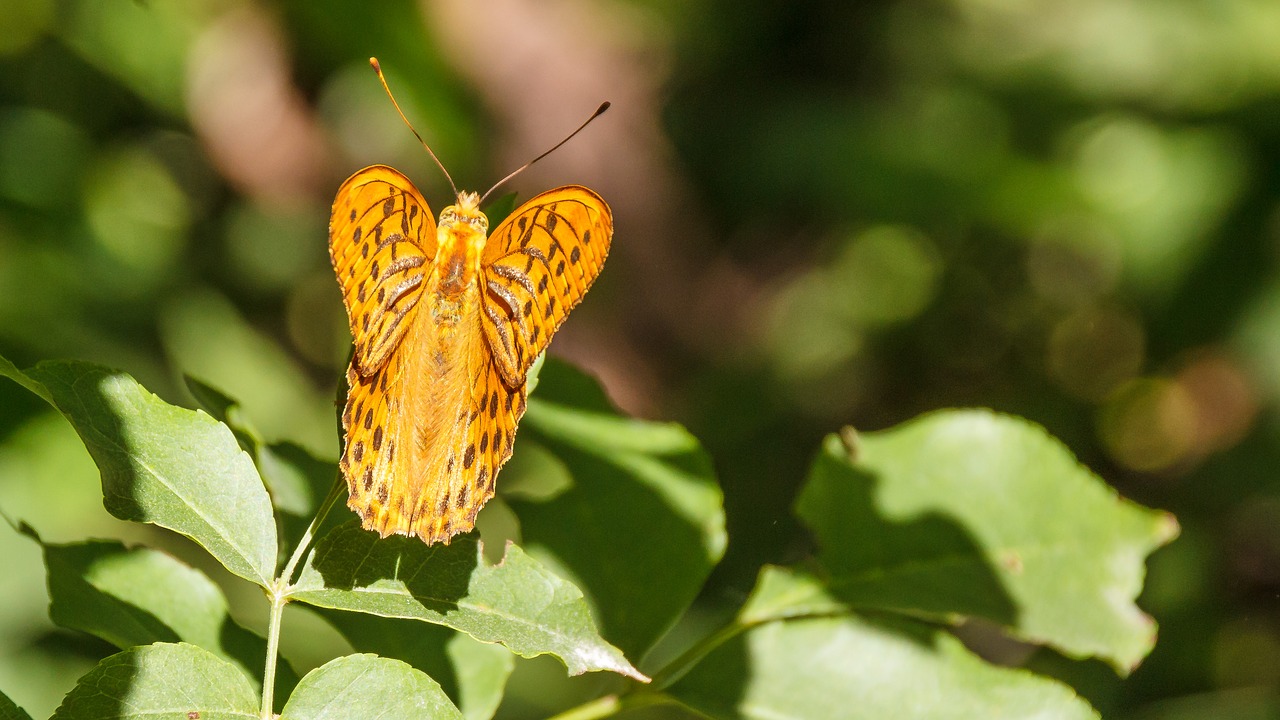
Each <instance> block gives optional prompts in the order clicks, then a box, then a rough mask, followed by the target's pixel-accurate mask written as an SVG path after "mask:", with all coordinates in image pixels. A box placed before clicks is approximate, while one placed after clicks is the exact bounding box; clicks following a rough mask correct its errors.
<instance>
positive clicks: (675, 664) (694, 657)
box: [650, 619, 749, 690]
mask: <svg viewBox="0 0 1280 720" xmlns="http://www.w3.org/2000/svg"><path fill="white" fill-rule="evenodd" d="M748 627H749V626H748V625H744V624H742V623H740V622H738V621H737V620H736V619H735V620H733V621H731V622H730V623H729V624H728V625H725V626H724V627H722V628H720V629H719V630H717V631H715V632H713V633H711V634H710V635H708V636H706V637H704V638H702V639H701V640H699V641H697V642H696V643H694V644H693V645H692V646H691V647H690V648H689V649H688V650H685V651H684V652H682V653H680V656H679V657H677V658H676V659H675V660H672V661H671V662H669V663H667V664H666V665H665V666H663V667H662V668H661V669H660V670H658V672H656V673H654V674H653V681H652V684H651V685H650V687H652V688H654V689H655V690H662V689H663V688H666V687H668V686H670V685H671V684H672V683H674V682H675V681H677V680H679V679H680V678H681V677H683V676H684V674H685V673H686V672H688V671H689V668H691V667H693V666H694V664H696V663H697V662H698V661H699V660H701V659H702V658H704V657H706V656H707V655H709V654H710V653H711V651H712V650H715V649H716V648H718V647H720V646H721V645H723V644H724V643H726V642H728V641H729V640H731V639H733V637H734V636H735V635H737V634H738V633H740V632H742V631H744V630H746V629H747V628H748Z"/></svg>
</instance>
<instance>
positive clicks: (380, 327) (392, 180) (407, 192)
mask: <svg viewBox="0 0 1280 720" xmlns="http://www.w3.org/2000/svg"><path fill="white" fill-rule="evenodd" d="M435 254H436V223H435V219H434V218H433V217H432V216H431V210H430V209H429V208H428V207H427V202H426V200H424V199H423V198H422V195H421V194H420V193H419V192H418V190H417V188H415V187H414V186H413V183H411V182H410V181H409V179H408V178H406V177H405V176H404V175H402V174H400V172H399V171H397V170H394V169H392V168H389V167H387V166H385V165H374V166H371V167H367V168H365V169H364V170H361V171H360V172H358V173H356V174H354V175H352V176H351V177H350V178H348V179H347V181H346V182H345V183H343V184H342V187H341V188H339V189H338V195H337V197H336V198H335V199H334V201H333V214H332V215H331V216H330V221H329V256H330V259H331V260H332V261H333V269H334V271H335V272H336V273H337V275H338V282H339V283H340V284H341V286H342V299H343V302H344V303H345V304H346V308H347V319H348V320H349V321H350V324H351V334H352V336H353V337H354V338H355V347H356V352H355V357H354V358H353V362H354V363H355V366H356V369H357V370H358V371H359V372H360V374H361V375H364V376H368V375H370V374H372V373H373V372H374V371H376V370H377V369H378V368H380V367H381V366H382V365H383V363H385V362H386V360H387V357H388V356H389V355H390V354H391V352H392V351H393V350H394V349H395V348H396V345H397V344H398V343H399V342H400V340H401V339H402V338H403V337H404V334H405V332H406V331H407V330H408V328H409V327H410V326H411V325H412V321H413V317H414V314H415V311H416V309H417V304H418V302H419V300H420V299H421V296H422V290H423V286H424V285H425V283H426V279H427V277H428V275H429V273H430V270H431V264H432V262H433V260H434V259H435Z"/></svg>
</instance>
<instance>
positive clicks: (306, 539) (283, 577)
mask: <svg viewBox="0 0 1280 720" xmlns="http://www.w3.org/2000/svg"><path fill="white" fill-rule="evenodd" d="M342 488H343V480H342V472H341V471H339V472H338V477H336V478H335V479H334V481H333V486H332V487H330V488H329V495H328V496H327V497H325V499H324V502H322V503H320V509H319V510H317V511H316V516H315V517H314V518H312V519H311V524H310V525H308V526H307V530H306V532H304V533H302V537H301V538H300V539H299V540H298V547H296V548H294V550H293V555H291V556H290V557H289V562H287V563H285V566H284V570H283V571H281V573H280V578H279V580H280V582H281V583H282V584H283V585H285V586H287V585H288V584H289V583H290V582H292V580H293V573H294V571H295V570H297V569H298V563H299V562H301V561H302V556H303V555H304V554H305V553H306V551H307V548H308V547H310V546H311V541H312V540H313V539H315V534H316V530H318V529H319V528H320V523H322V522H324V519H325V518H326V517H328V516H329V511H330V510H332V509H333V505H334V503H336V502H337V501H338V498H339V497H341V496H342ZM286 591H287V587H286Z"/></svg>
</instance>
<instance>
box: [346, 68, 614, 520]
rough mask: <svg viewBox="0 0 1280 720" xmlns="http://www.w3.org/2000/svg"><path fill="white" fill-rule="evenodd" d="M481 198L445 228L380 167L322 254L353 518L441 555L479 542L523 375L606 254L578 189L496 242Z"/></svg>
mask: <svg viewBox="0 0 1280 720" xmlns="http://www.w3.org/2000/svg"><path fill="white" fill-rule="evenodd" d="M370 62H371V63H372V64H373V66H374V68H375V69H376V70H378V65H377V61H376V60H373V59H371V60H370ZM378 75H379V78H381V77H382V73H381V70H379V72H378ZM382 82H383V85H384V87H385V85H386V81H385V79H384V80H383V81H382ZM387 93H388V94H390V89H388V90H387ZM392 102H393V103H394V102H395V99H394V97H393V98H392ZM607 107H608V103H606V104H605V105H602V106H601V109H600V110H598V111H597V112H596V114H595V115H593V116H592V118H591V119H594V118H595V117H597V116H598V115H599V114H600V113H601V112H603V111H604V110H605V109H606V108H607ZM396 110H397V111H399V106H398V105H397V106H396ZM401 117H403V113H401ZM405 122H406V124H407V123H408V121H407V120H406V121H405ZM587 122H590V120H588V121H587ZM586 124H587V123H583V125H582V127H586ZM582 127H579V128H578V131H580V130H581V129H582ZM411 128H412V126H411ZM578 131H575V132H574V133H573V134H571V135H570V136H569V138H571V137H573V135H574V134H577V132H578ZM414 134H415V135H417V132H416V131H414ZM569 138H565V140H564V141H562V142H561V143H560V144H563V143H564V142H567V141H568V139H569ZM419 140H421V137H419ZM423 145H424V146H425V145H426V144H425V143H423ZM556 147H559V145H557V146H556ZM554 149H555V148H552V150H554ZM427 150H428V152H430V148H427ZM550 152H551V151H550V150H549V151H547V153H550ZM547 153H543V155H540V156H538V158H535V159H534V160H533V161H532V162H530V163H528V164H526V165H525V166H524V167H528V166H529V165H532V164H533V162H537V160H540V159H541V158H542V157H545V156H546V154H547ZM431 155H432V157H433V158H435V154H434V153H431ZM438 162H439V160H437V163H438ZM524 167H522V168H520V170H523V169H524ZM441 169H443V166H441ZM516 172H517V173H518V172H519V170H517V171H516ZM515 174H516V173H512V174H511V175H508V176H507V178H504V179H503V180H502V181H500V182H499V183H498V185H501V184H502V182H505V181H506V180H507V179H510V178H511V177H513V176H514V175H515ZM445 175H446V176H448V172H447V171H446V172H445ZM449 182H450V183H451V184H452V182H453V180H452V179H450V181H449ZM494 187H495V188H496V187H497V185H495V186H494ZM490 192H492V189H490ZM487 194H488V193H486V195H487ZM482 199H483V198H481V197H480V196H478V195H477V194H475V193H468V192H459V193H457V203H456V204H454V205H450V206H448V207H446V208H445V209H444V210H443V211H441V213H440V220H439V224H437V223H436V222H435V221H434V220H433V219H432V215H431V211H430V209H429V208H428V207H427V202H426V201H425V200H424V199H423V198H422V194H421V193H419V192H418V190H417V188H415V187H414V186H413V183H411V182H410V181H409V179H408V178H406V177H405V176H404V175H402V174H401V173H399V172H398V171H396V170H394V169H392V168H390V167H387V166H385V165H374V166H371V167H367V168H365V169H363V170H361V171H359V172H357V173H356V174H354V175H352V176H351V177H350V178H348V179H347V181H346V182H344V183H343V184H342V187H341V188H339V189H338V195H337V197H336V198H335V199H334V202H333V214H332V216H331V219H330V222H329V252H330V258H331V259H332V261H333V268H334V271H335V272H336V273H337V276H338V282H339V284H340V285H341V287H342V297H343V300H344V302H345V304H346V308H347V317H348V319H349V320H350V323H351V334H352V335H353V336H354V339H355V353H354V355H353V356H352V358H351V365H350V367H349V368H348V370H347V382H348V385H349V387H350V389H349V391H348V394H347V404H346V410H345V411H344V413H343V416H342V426H343V428H344V430H345V431H346V446H345V449H344V451H343V455H342V458H341V461H340V465H341V467H342V472H343V475H344V476H345V477H346V480H347V485H348V487H349V489H350V498H349V500H348V503H347V504H348V505H349V506H350V507H351V509H352V510H354V511H355V512H356V513H357V514H358V515H360V517H361V519H362V521H363V524H364V527H365V528H366V529H368V530H376V531H377V532H378V533H379V534H381V535H382V536H383V537H386V536H387V535H390V534H392V533H399V534H404V535H411V536H412V535H416V536H418V537H420V538H422V539H423V541H425V542H426V543H427V544H431V543H434V542H437V541H443V542H445V543H448V542H449V539H450V538H451V537H452V536H454V535H455V534H458V533H462V532H467V531H468V530H470V529H471V528H472V527H474V525H475V517H476V513H477V512H479V510H480V508H481V507H482V506H483V505H484V504H485V502H486V501H488V499H489V498H491V497H493V489H494V481H495V478H496V476H497V474H498V470H499V469H500V468H501V467H502V465H503V463H505V462H506V461H507V458H509V457H511V445H512V441H513V440H514V437H515V432H516V424H517V423H518V422H519V420H520V417H521V416H522V415H523V414H524V410H525V376H526V374H527V373H528V371H529V367H530V366H531V365H532V363H533V361H534V360H535V359H536V358H537V357H538V355H539V354H540V353H541V352H542V351H543V350H545V349H546V347H547V344H548V343H549V342H550V341H551V336H552V335H553V334H555V331H556V329H557V328H559V327H560V324H561V323H562V322H564V319H565V317H566V316H567V315H568V313H569V311H570V310H572V309H573V308H574V306H576V305H577V304H578V303H579V302H581V300H582V297H583V295H584V294H585V293H586V292H587V289H588V288H589V287H591V284H592V282H593V281H594V280H595V279H596V276H597V275H598V274H599V273H600V268H601V266H602V265H603V264H604V260H605V256H606V255H607V254H608V252H609V244H610V240H611V239H612V235H613V217H612V214H611V212H610V210H609V206H608V205H607V204H605V202H604V200H602V199H601V198H600V196H599V195H597V194H596V193H595V192H593V191H591V190H589V189H587V188H585V187H581V186H577V185H569V186H566V187H561V188H557V189H555V190H551V191H549V192H545V193H542V194H541V195H538V196H537V197H535V198H533V199H532V200H530V201H529V202H526V203H525V204H524V205H522V206H520V207H519V208H518V209H516V210H515V211H514V212H512V213H511V215H510V216H508V217H507V218H506V219H505V220H504V221H503V222H502V224H500V225H499V226H498V227H497V229H495V230H494V231H493V233H492V234H491V235H487V232H488V229H489V221H488V218H486V217H485V215H484V213H483V212H481V211H480V203H481V201H482Z"/></svg>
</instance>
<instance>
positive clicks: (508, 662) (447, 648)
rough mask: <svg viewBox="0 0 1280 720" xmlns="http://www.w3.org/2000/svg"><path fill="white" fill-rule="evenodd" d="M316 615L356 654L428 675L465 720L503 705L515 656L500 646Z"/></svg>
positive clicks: (405, 623) (402, 625)
mask: <svg viewBox="0 0 1280 720" xmlns="http://www.w3.org/2000/svg"><path fill="white" fill-rule="evenodd" d="M320 612H321V614H322V615H323V616H324V618H325V619H326V620H328V621H329V623H330V624H332V625H333V626H334V627H336V628H337V629H338V631H339V632H341V633H342V635H343V637H345V638H347V640H348V641H349V642H350V643H351V646H352V647H353V648H355V649H356V650H357V651H359V652H369V653H373V654H375V655H379V656H381V657H389V658H394V659H396V660H403V661H404V662H407V663H409V664H410V665H412V666H413V667H415V668H417V669H418V670H421V671H423V672H425V673H426V674H427V675H429V676H431V678H432V679H433V680H435V681H436V682H438V683H440V687H441V688H442V689H443V690H444V691H445V694H447V695H448V696H449V697H450V698H451V699H452V700H453V703H454V704H455V705H457V706H458V709H459V710H461V711H462V716H463V718H465V720H489V718H491V717H493V714H494V712H496V711H497V709H498V705H499V704H500V703H501V702H502V695H503V693H504V691H505V690H506V685H507V677H508V676H510V675H511V671H512V669H514V668H515V656H514V655H512V654H511V651H509V650H507V649H506V648H504V647H502V646H501V645H497V644H490V643H482V642H480V641H478V640H474V639H472V638H471V636H469V635H466V634H464V633H459V632H455V631H453V630H451V629H449V628H447V627H443V626H440V625H429V624H424V623H422V622H419V621H416V620H402V619H400V618H386V617H378V616H376V615H367V614H364V613H353V612H340V611H336V610H322V611H320Z"/></svg>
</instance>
